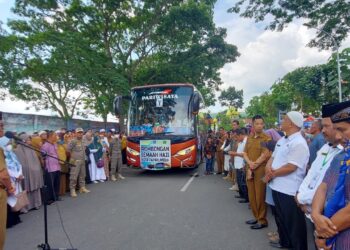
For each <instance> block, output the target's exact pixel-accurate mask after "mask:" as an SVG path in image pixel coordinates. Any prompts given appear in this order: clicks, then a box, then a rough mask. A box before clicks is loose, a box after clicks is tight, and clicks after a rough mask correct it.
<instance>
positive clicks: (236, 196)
mask: <svg viewBox="0 0 350 250" xmlns="http://www.w3.org/2000/svg"><path fill="white" fill-rule="evenodd" d="M235 198H237V199H244V198H243V197H242V196H240V195H235Z"/></svg>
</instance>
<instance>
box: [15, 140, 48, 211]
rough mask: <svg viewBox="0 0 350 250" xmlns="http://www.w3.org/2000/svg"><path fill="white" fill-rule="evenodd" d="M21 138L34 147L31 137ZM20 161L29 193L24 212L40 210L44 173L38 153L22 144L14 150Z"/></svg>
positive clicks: (25, 185) (25, 187) (25, 186)
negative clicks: (27, 203)
mask: <svg viewBox="0 0 350 250" xmlns="http://www.w3.org/2000/svg"><path fill="white" fill-rule="evenodd" d="M19 138H20V139H21V140H22V141H23V142H24V143H26V144H28V145H30V146H31V145H32V141H31V137H30V136H29V135H28V134H26V133H22V134H20V136H19ZM14 153H15V154H16V156H17V158H18V161H19V162H20V163H21V165H22V170H23V176H24V177H25V178H24V189H25V190H26V191H27V196H28V200H29V205H28V206H27V207H26V208H24V209H23V211H22V212H27V211H28V210H31V209H33V208H35V209H39V207H40V206H41V193H40V188H42V186H43V185H44V179H43V172H42V169H41V164H40V161H39V158H38V155H37V154H36V152H35V151H34V150H32V149H30V148H27V147H25V146H23V145H21V144H18V145H17V147H16V148H15V149H14Z"/></svg>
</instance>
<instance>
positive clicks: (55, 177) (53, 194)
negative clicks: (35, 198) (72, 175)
mask: <svg viewBox="0 0 350 250" xmlns="http://www.w3.org/2000/svg"><path fill="white" fill-rule="evenodd" d="M60 175H61V171H55V172H47V171H45V185H46V186H47V189H48V197H47V200H48V201H56V200H57V199H58V196H59V192H60Z"/></svg>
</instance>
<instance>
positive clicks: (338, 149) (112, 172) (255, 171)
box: [0, 101, 350, 250]
mask: <svg viewBox="0 0 350 250" xmlns="http://www.w3.org/2000/svg"><path fill="white" fill-rule="evenodd" d="M349 124H350V101H347V102H342V103H338V104H329V105H324V106H323V107H322V118H320V119H317V120H316V121H315V122H314V123H313V124H312V126H311V128H308V129H305V128H303V125H304V117H303V115H302V114H301V113H299V112H297V111H290V112H288V113H287V114H286V115H285V116H284V118H283V120H282V122H281V125H280V127H279V128H278V129H276V128H272V129H267V130H265V122H264V118H263V117H262V116H260V115H256V116H254V117H253V118H252V126H251V127H249V128H247V127H240V124H239V121H238V120H234V121H233V122H232V129H231V130H229V131H225V130H224V128H222V127H221V128H219V131H218V132H214V131H212V130H209V131H208V133H207V135H206V138H205V144H204V156H205V161H206V162H205V174H206V175H211V174H216V175H220V176H223V178H224V179H226V180H229V181H231V182H232V187H230V190H233V191H237V192H238V193H237V195H236V196H235V197H236V198H239V202H240V203H249V208H250V209H251V213H252V218H251V219H249V220H247V221H245V223H246V224H248V225H249V226H250V228H251V229H252V230H259V229H262V228H265V227H267V226H268V224H269V221H268V219H267V210H268V208H270V209H271V211H272V214H273V217H274V221H275V223H276V226H277V232H270V233H269V234H268V237H269V241H270V245H271V246H272V247H275V248H288V249H298V250H307V249H308V235H312V237H313V239H314V241H315V247H316V248H317V249H350V205H349V196H350V175H349V172H350V143H349V139H350V126H349ZM12 137H13V138H15V139H14V140H13V139H11V138H8V137H7V136H4V128H3V123H2V119H0V249H2V247H3V244H4V241H5V232H6V224H7V227H11V226H13V225H15V224H17V223H19V222H20V221H21V220H20V217H19V216H20V213H27V212H28V211H30V210H32V209H39V208H40V206H41V205H42V198H43V197H42V195H43V192H41V191H42V187H43V186H46V187H47V192H44V194H45V196H46V197H45V199H44V200H46V201H47V203H48V204H52V203H54V202H56V201H61V200H62V198H61V197H62V196H63V195H64V194H65V193H66V192H69V193H70V196H71V197H73V198H75V197H77V190H78V191H79V193H81V194H85V193H89V192H90V191H89V190H88V189H87V188H86V184H87V183H99V182H105V181H107V180H110V181H117V180H118V179H124V177H123V176H122V175H121V167H122V165H123V164H125V162H126V137H125V136H124V135H123V134H117V133H116V131H115V130H113V129H111V130H109V131H108V132H107V131H106V130H104V129H102V130H99V131H92V130H87V131H84V130H83V129H82V128H77V129H75V130H74V131H67V130H66V129H60V130H57V131H47V130H43V131H40V132H38V133H34V134H32V135H29V134H27V133H24V132H23V133H19V134H18V135H16V136H12ZM32 149H34V150H32ZM215 168H216V172H215V171H214V169H215ZM23 190H25V192H26V194H27V198H28V202H27V204H26V206H24V207H22V208H21V209H20V210H14V207H15V206H16V205H17V204H16V197H19V195H20V194H21V193H23V192H22V191H23ZM270 223H271V222H270ZM310 228H312V230H310Z"/></svg>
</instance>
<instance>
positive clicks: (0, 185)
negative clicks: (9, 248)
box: [0, 112, 15, 249]
mask: <svg viewBox="0 0 350 250" xmlns="http://www.w3.org/2000/svg"><path fill="white" fill-rule="evenodd" d="M0 116H1V117H0V138H3V139H6V137H4V124H3V122H2V113H1V112H0ZM7 140H8V139H7ZM14 193H15V188H14V187H13V186H12V184H11V180H10V176H9V173H8V172H7V168H6V163H5V156H4V152H3V150H2V148H1V147H0V249H3V247H4V244H5V236H6V220H7V194H14Z"/></svg>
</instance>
